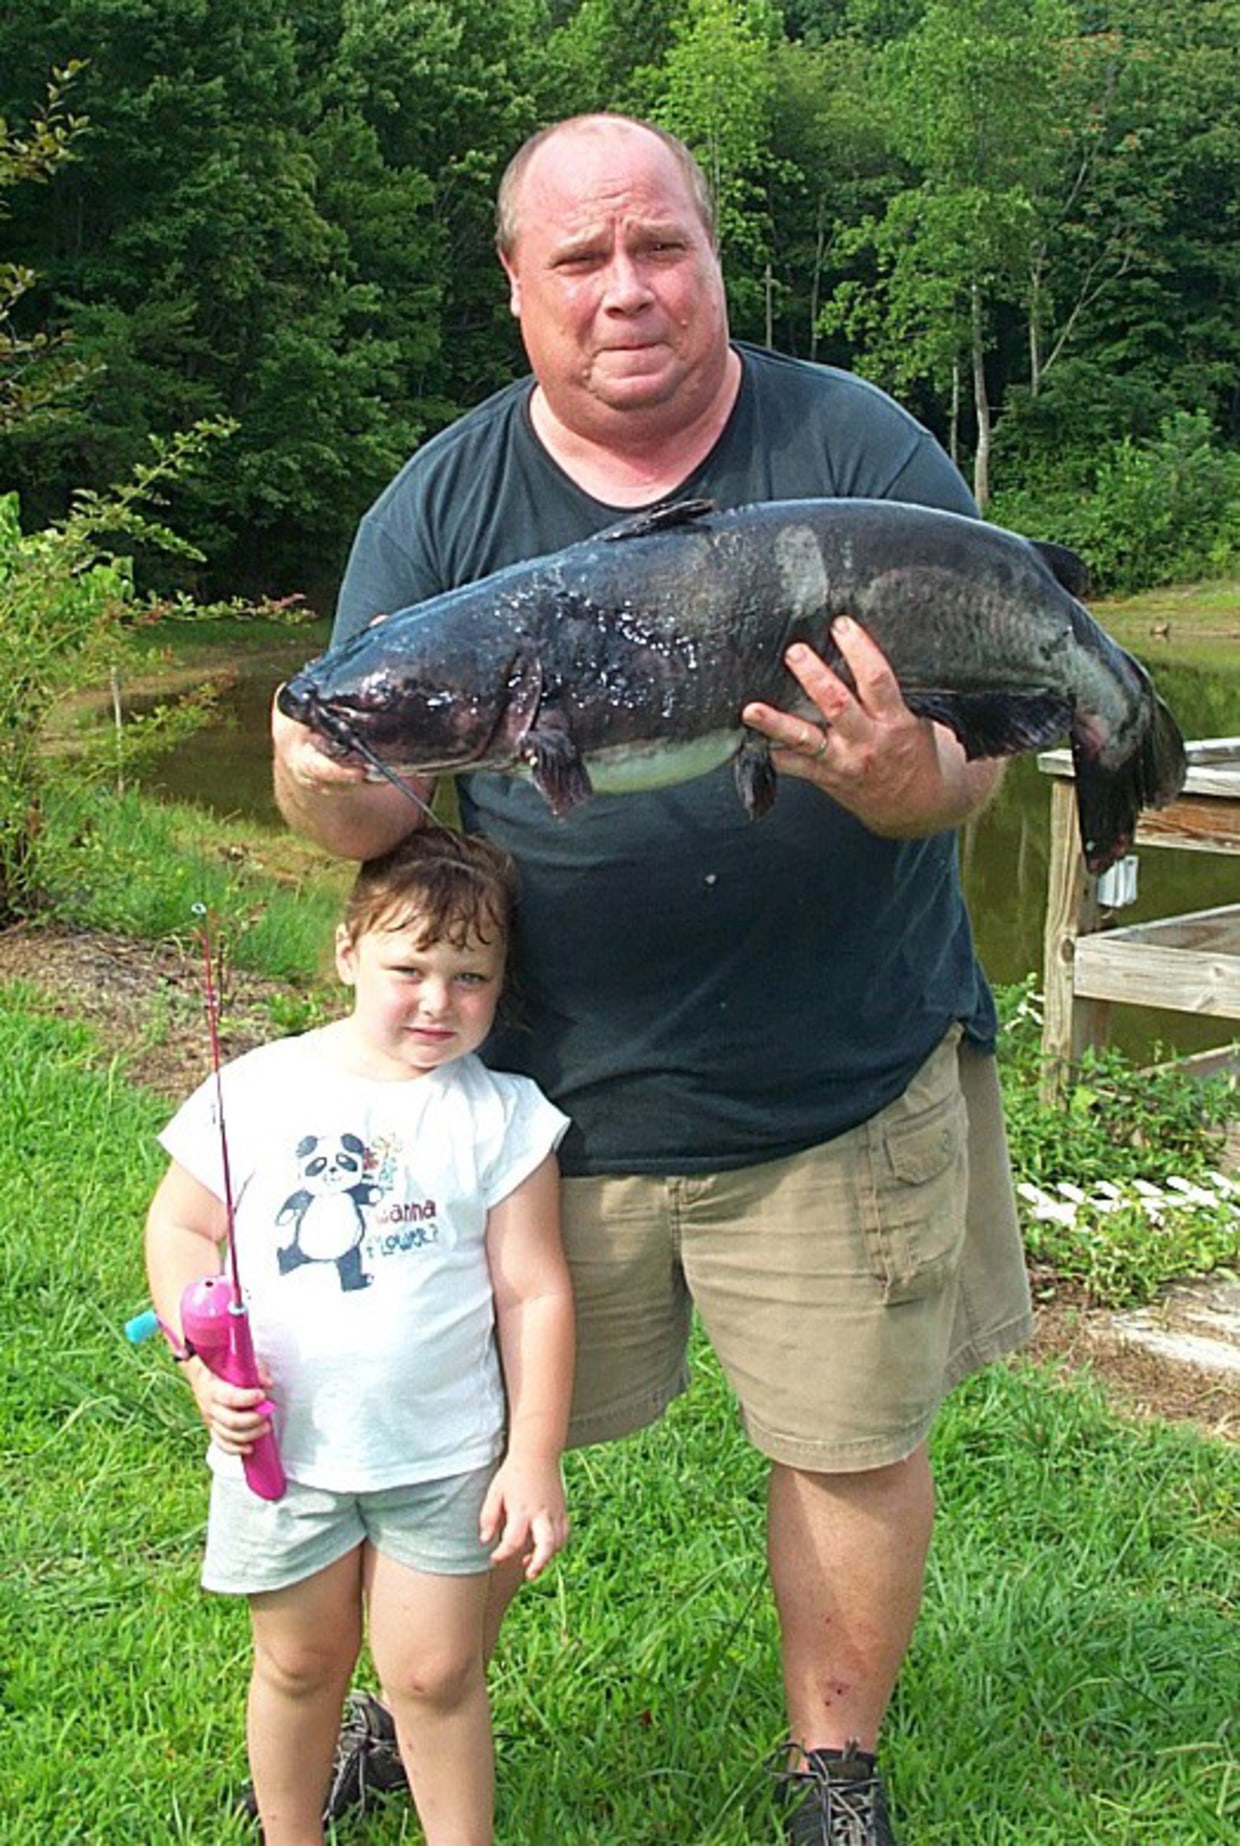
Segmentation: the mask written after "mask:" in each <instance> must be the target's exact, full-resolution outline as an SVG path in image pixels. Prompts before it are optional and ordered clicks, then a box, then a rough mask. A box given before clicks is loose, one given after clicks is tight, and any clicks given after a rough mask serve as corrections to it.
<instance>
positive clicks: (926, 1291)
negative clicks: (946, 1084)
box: [870, 1043, 969, 1306]
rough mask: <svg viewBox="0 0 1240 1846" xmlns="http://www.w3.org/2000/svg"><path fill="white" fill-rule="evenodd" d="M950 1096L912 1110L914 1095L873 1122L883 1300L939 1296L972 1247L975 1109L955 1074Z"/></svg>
mask: <svg viewBox="0 0 1240 1846" xmlns="http://www.w3.org/2000/svg"><path fill="white" fill-rule="evenodd" d="M936 1056H937V1057H945V1058H946V1059H947V1060H949V1061H950V1066H951V1083H950V1090H949V1092H948V1094H946V1095H943V1096H941V1097H940V1098H939V1099H938V1100H937V1101H935V1102H933V1103H931V1104H930V1105H929V1107H926V1108H922V1109H919V1110H918V1112H917V1113H916V1114H915V1115H911V1114H909V1113H908V1108H907V1098H902V1099H901V1102H900V1103H897V1104H895V1105H893V1107H892V1108H891V1109H885V1110H884V1111H883V1112H882V1114H881V1115H879V1116H878V1117H876V1118H875V1120H874V1121H873V1122H872V1123H871V1130H872V1141H871V1179H872V1183H873V1194H872V1202H873V1213H874V1215H873V1219H872V1222H871V1225H870V1248H871V1253H872V1256H873V1261H874V1269H875V1273H876V1275H877V1277H878V1280H879V1282H880V1283H881V1284H882V1289H883V1299H884V1301H885V1302H887V1303H888V1304H889V1305H892V1306H895V1305H897V1304H898V1303H900V1302H902V1301H918V1300H921V1299H922V1298H923V1297H924V1296H926V1295H932V1294H934V1293H935V1292H936V1291H937V1290H938V1289H940V1288H941V1287H942V1286H943V1284H944V1283H945V1282H946V1281H947V1280H948V1279H949V1278H950V1276H951V1275H952V1273H953V1271H954V1269H955V1268H956V1265H957V1263H958V1262H959V1260H960V1253H961V1249H962V1247H963V1244H964V1234H965V1212H966V1207H967V1204H968V1158H969V1156H968V1113H967V1110H966V1108H965V1101H964V1097H963V1096H962V1095H961V1093H960V1087H959V1082H958V1080H957V1078H956V1074H955V1063H956V1058H955V1046H954V1043H953V1044H952V1045H951V1046H950V1047H948V1046H944V1047H943V1048H941V1050H940V1052H939V1053H937V1054H936Z"/></svg>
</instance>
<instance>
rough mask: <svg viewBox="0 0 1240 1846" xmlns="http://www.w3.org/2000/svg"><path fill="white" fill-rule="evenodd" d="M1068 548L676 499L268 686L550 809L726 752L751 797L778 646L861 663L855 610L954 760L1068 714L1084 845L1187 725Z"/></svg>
mask: <svg viewBox="0 0 1240 1846" xmlns="http://www.w3.org/2000/svg"><path fill="white" fill-rule="evenodd" d="M1085 593H1086V571H1085V568H1084V566H1083V565H1082V564H1081V562H1080V560H1079V559H1078V558H1076V557H1075V556H1074V555H1073V554H1072V553H1071V552H1069V551H1066V550H1065V549H1064V548H1063V547H1061V546H1055V545H1043V544H1040V543H1038V542H1036V541H1034V540H1029V539H1025V538H1022V537H1021V536H1019V535H1018V534H1017V533H1015V532H1008V531H1005V530H1004V529H1003V528H1002V527H1000V526H993V525H990V524H988V523H987V522H986V521H984V520H980V519H970V518H967V517H965V516H963V515H961V514H959V513H948V512H943V511H941V510H939V509H937V508H933V507H925V506H913V505H907V504H905V503H903V502H900V501H894V500H773V501H763V502H760V503H758V504H755V505H752V506H742V507H736V508H733V509H731V510H728V511H722V512H721V511H718V510H716V509H715V508H714V507H713V506H712V504H711V503H710V502H709V501H696V500H695V501H682V502H679V503H677V504H675V505H671V506H665V507H660V508H656V509H655V510H654V511H653V512H650V513H643V514H639V515H637V516H636V517H634V518H631V519H626V520H625V521H623V522H622V523H621V524H619V525H616V526H613V527H610V528H609V529H608V530H606V531H604V532H601V533H599V534H597V535H596V536H595V537H593V538H589V539H586V540H584V541H583V542H581V543H579V544H575V545H569V546H566V547H565V549H564V550H562V551H557V552H554V553H552V554H551V555H549V556H546V557H541V558H534V559H532V560H529V561H527V562H523V563H519V564H513V565H509V566H508V567H507V568H505V569H503V570H499V571H496V572H494V573H493V574H492V575H490V576H487V577H483V578H480V579H479V580H478V581H477V582H474V583H470V584H465V585H463V586H462V587H461V588H459V589H454V590H448V591H446V592H444V593H443V594H442V595H439V596H434V597H431V598H430V599H429V600H427V601H426V602H422V603H416V604H414V605H413V606H412V607H411V608H408V609H403V610H401V611H399V612H398V613H397V614H394V615H389V616H387V617H385V618H384V619H382V620H378V621H376V622H374V623H373V624H372V625H371V626H370V627H369V628H367V629H365V630H364V631H363V632H362V633H360V634H358V635H355V636H353V637H352V638H351V639H350V640H348V641H345V642H343V643H342V644H341V645H340V646H339V647H334V648H332V649H330V650H329V651H328V652H327V653H326V654H323V655H321V656H320V657H319V658H318V659H317V660H313V661H311V662H310V663H309V664H308V665H307V666H306V667H305V668H303V670H302V671H301V672H300V673H298V674H297V675H296V676H295V678H293V679H291V680H290V681H289V682H288V683H287V685H285V686H284V687H282V688H281V690H280V692H279V694H278V695H277V701H278V704H279V706H280V709H281V710H282V711H283V712H284V713H286V714H287V716H289V717H291V718H295V719H298V720H299V721H300V722H301V723H302V724H305V725H308V726H309V727H310V728H311V729H312V730H313V731H314V732H315V733H316V735H317V736H318V737H319V739H320V740H321V741H322V742H323V744H324V745H325V747H326V748H327V750H328V751H329V752H330V753H331V754H334V755H338V756H348V755H350V754H352V755H354V756H359V757H362V758H365V759H368V760H370V761H371V762H372V763H378V764H381V765H384V766H386V768H387V769H388V770H390V771H396V770H399V771H400V772H401V773H403V774H405V775H416V776H430V775H435V774H440V773H444V774H452V773H455V772H457V771H462V770H495V771H502V772H507V773H526V774H529V775H530V776H532V778H533V781H534V783H535V785H536V787H537V788H538V789H539V790H540V791H541V793H542V795H543V796H544V798H545V799H546V801H547V803H548V805H549V806H550V808H551V809H552V811H553V812H554V813H555V814H557V815H560V814H564V813H566V812H567V811H568V810H569V809H570V808H573V807H575V806H576V805H577V804H578V803H579V802H581V801H584V800H586V799H587V798H588V796H589V795H590V794H591V793H592V791H594V790H596V789H597V790H600V791H603V792H606V793H621V792H625V791H628V790H633V789H645V788H656V787H660V786H664V785H666V784H669V783H674V782H684V781H688V780H689V779H690V778H691V777H693V776H698V775H702V774H705V773H706V772H707V771H708V770H711V769H714V768H716V767H717V766H718V765H719V764H720V763H723V762H726V761H727V760H728V759H729V758H730V757H731V758H734V759H735V766H736V780H737V787H738V791H739V794H740V797H741V799H742V801H743V802H744V804H745V806H746V808H747V809H748V811H749V812H750V814H752V815H758V814H761V813H763V812H765V810H766V808H767V807H769V806H770V803H771V801H772V800H773V799H774V796H775V788H776V775H775V771H774V768H773V766H772V763H771V757H770V748H769V746H768V744H767V742H766V740H765V739H764V738H762V737H760V736H759V735H758V733H757V732H755V731H753V730H750V729H748V728H747V727H746V726H744V725H743V724H742V723H741V718H740V712H741V709H742V707H743V706H744V705H745V704H747V703H748V702H749V701H750V700H761V701H763V702H765V703H766V704H769V705H774V706H777V707H780V708H781V709H783V710H785V711H790V712H796V713H801V714H804V715H806V716H811V717H818V716H819V714H818V713H817V712H816V711H815V709H814V707H813V706H812V705H810V704H809V703H808V702H807V700H806V697H805V694H804V693H803V692H802V691H801V689H800V687H799V686H798V684H797V682H796V681H795V679H794V678H793V677H792V675H791V674H790V673H789V671H788V669H787V667H786V666H785V664H784V655H785V651H786V650H787V648H788V646H789V644H790V643H792V642H794V641H804V642H807V643H808V644H809V646H810V647H812V648H813V649H814V650H815V652H817V653H818V654H820V655H821V656H822V658H823V659H824V660H825V661H826V662H827V664H828V666H830V667H831V668H832V669H833V670H834V671H835V672H836V673H838V674H839V675H840V677H841V678H842V679H844V680H846V681H847V682H848V683H849V684H850V685H851V676H850V674H849V672H848V669H847V667H846V665H845V664H844V662H843V660H842V657H841V655H840V651H839V649H838V647H837V646H836V644H835V642H834V641H833V640H832V637H831V624H832V622H833V621H834V620H835V618H836V617H837V616H839V615H850V616H852V617H853V618H854V620H855V621H857V622H858V623H859V624H860V625H861V626H862V627H863V628H865V629H866V630H868V632H869V634H870V635H871V636H872V637H873V639H874V641H875V642H876V643H877V644H878V646H879V647H880V648H881V649H882V651H883V653H884V654H885V655H886V657H887V659H888V660H889V661H890V663H891V667H892V670H893V671H894V673H895V676H896V679H897V680H898V682H899V685H900V690H901V692H902V694H903V696H904V699H905V702H906V703H907V704H908V706H909V707H910V708H911V710H912V711H914V712H916V713H917V714H918V715H919V716H922V717H926V718H931V719H935V720H937V721H938V722H939V723H941V724H944V725H946V726H948V727H949V728H950V729H951V730H952V731H954V732H955V734H956V736H957V737H958V738H959V739H960V742H961V744H962V745H963V747H964V749H965V751H966V753H967V754H968V755H969V756H970V757H1004V756H1011V755H1014V754H1016V753H1018V752H1020V751H1025V750H1037V749H1042V748H1044V747H1046V746H1047V745H1049V744H1052V743H1055V742H1057V741H1058V740H1059V739H1060V738H1062V737H1063V736H1064V735H1065V734H1066V735H1067V737H1068V739H1069V741H1070V743H1071V746H1072V756H1073V762H1074V765H1075V772H1076V797H1077V808H1078V813H1079V816H1080V823H1081V839H1082V842H1083V845H1084V851H1085V858H1086V862H1087V864H1088V865H1089V867H1090V869H1091V870H1092V871H1095V872H1098V871H1102V870H1104V869H1105V868H1106V867H1107V866H1109V865H1111V864H1113V863H1114V862H1115V860H1116V859H1118V858H1120V857H1121V856H1122V854H1123V853H1124V852H1125V851H1126V850H1127V848H1128V847H1129V845H1130V844H1131V842H1132V837H1133V832H1134V829H1135V827H1136V819H1137V815H1138V813H1139V812H1140V810H1141V809H1142V808H1143V807H1147V806H1161V805H1163V804H1165V803H1166V802H1168V801H1171V800H1173V799H1174V797H1175V796H1176V795H1177V794H1178V793H1179V791H1180V789H1181V788H1182V786H1183V782H1184V775H1185V755H1184V741H1183V738H1182V736H1181V734H1180V730H1179V727H1178V726H1177V724H1176V722H1175V719H1174V718H1173V717H1172V715H1171V713H1170V711H1168V709H1167V707H1166V706H1165V705H1164V704H1163V702H1162V700H1161V699H1160V698H1159V697H1158V695H1157V694H1156V693H1155V691H1154V689H1153V687H1152V685H1151V684H1150V680H1149V676H1148V675H1147V673H1146V672H1145V669H1144V668H1143V667H1142V666H1141V665H1140V664H1139V663H1138V662H1137V661H1136V660H1134V659H1133V658H1132V656H1131V655H1130V654H1128V653H1126V652H1125V650H1124V649H1123V648H1122V647H1120V646H1119V644H1118V643H1117V642H1116V641H1115V640H1113V639H1112V637H1111V636H1110V635H1108V634H1107V633H1106V631H1105V630H1104V629H1103V628H1101V627H1100V626H1099V625H1098V623H1097V622H1096V621H1094V619H1093V617H1092V616H1091V615H1090V614H1089V612H1088V611H1087V610H1086V609H1085V608H1084V607H1083V605H1082V604H1081V603H1080V602H1079V601H1078V600H1077V598H1078V596H1079V595H1084V594H1085Z"/></svg>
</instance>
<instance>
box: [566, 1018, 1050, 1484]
mask: <svg viewBox="0 0 1240 1846" xmlns="http://www.w3.org/2000/svg"><path fill="white" fill-rule="evenodd" d="M562 1196H563V1236H564V1247H565V1251H566V1253H567V1256H568V1261H569V1267H570V1269H571V1270H572V1275H573V1287H574V1294H575V1299H576V1311H577V1373H576V1383H575V1388H574V1398H573V1414H572V1423H571V1432H570V1440H571V1441H572V1442H573V1443H575V1444H584V1443H589V1442H602V1441H609V1440H610V1439H612V1438H613V1437H616V1436H621V1435H626V1434H628V1433H629V1432H631V1431H633V1430H636V1429H641V1428H643V1427H644V1426H645V1425H647V1424H649V1423H652V1422H654V1421H655V1419H656V1418H657V1417H658V1416H660V1415H661V1414H662V1412H663V1410H664V1409H665V1408H666V1406H667V1405H668V1403H669V1402H670V1401H671V1399H672V1398H674V1397H675V1396H677V1394H678V1393H679V1392H681V1391H683V1390H684V1388H685V1386H686V1384H687V1383H688V1371H687V1366H686V1357H685V1355H686V1350H687V1343H688V1336H689V1327H690V1320H691V1315H692V1311H693V1308H694V1307H695V1306H696V1308H697V1310H698V1313H699V1314H700V1316H701V1319H702V1322H703V1325H704V1326H705V1329H706V1332H707V1334H708V1335H709V1337H710V1341H711V1344H712V1346H713V1347H714V1350H715V1352H716V1354H717V1356H718V1358H719V1361H720V1363H721V1365H722V1366H723V1369H724V1371H725V1372H726V1374H727V1377H728V1380H729V1383H730V1384H731V1386H732V1388H733V1390H734V1391H735V1393H736V1396H737V1399H738V1400H739V1403H740V1409H741V1416H742V1418H743V1421H744V1425H745V1429H746V1432H747V1434H748V1435H749V1438H750V1440H751V1441H752V1442H753V1443H754V1445H755V1446H756V1447H757V1448H759V1449H761V1450H763V1451H764V1452H765V1453H766V1454H768V1455H770V1456H771V1457H772V1458H773V1459H775V1460H776V1461H781V1462H784V1463H786V1464H787V1465H789V1466H790V1467H795V1468H802V1469H806V1470H808V1471H811V1472H816V1473H834V1472H841V1473H848V1472H852V1471H857V1470H861V1469H866V1468H879V1467H883V1466H886V1465H887V1464H889V1463H891V1462H895V1461H899V1460H900V1459H902V1458H903V1457H904V1456H905V1455H908V1454H910V1453H911V1452H912V1450H913V1449H915V1448H916V1447H917V1445H918V1444H919V1443H920V1442H921V1441H922V1439H923V1438H924V1437H925V1436H926V1434H927V1432H928V1431H929V1428H930V1425H931V1423H932V1421H933V1418H934V1413H935V1411H936V1409H937V1408H938V1405H939V1404H940V1402H941V1401H942V1399H943V1397H944V1396H945V1395H946V1393H947V1392H948V1391H949V1390H950V1388H951V1387H952V1385H954V1384H956V1383H957V1382H958V1381H959V1380H960V1379H961V1378H962V1377H964V1375H965V1374H966V1373H968V1372H970V1371H972V1370H974V1369H975V1368H976V1367H977V1366H979V1365H981V1364H983V1363H985V1362H986V1361H988V1360H990V1359H994V1358H997V1357H999V1356H1000V1355H1001V1354H1002V1353H1004V1352H1008V1351H1011V1350H1012V1349H1013V1348H1014V1347H1016V1346H1018V1345H1020V1344H1021V1342H1022V1341H1024V1340H1025V1339H1027V1338H1028V1337H1029V1333H1030V1331H1031V1328H1032V1317H1031V1311H1030V1300H1029V1285H1028V1280H1027V1277H1026V1271H1025V1264H1024V1252H1023V1249H1022V1245H1021V1238H1020V1231H1019V1227H1018V1224H1017V1218H1016V1209H1015V1201H1014V1198H1013V1194H1012V1175H1011V1169H1010V1166H1009V1163H1008V1156H1007V1143H1006V1139H1005V1136H1004V1131H1003V1116H1002V1109H1001V1104H1000V1097H999V1086H998V1079H997V1076H996V1072H995V1061H994V1059H993V1058H992V1057H988V1056H985V1055H984V1054H982V1053H980V1052H979V1051H977V1050H976V1049H974V1048H973V1047H972V1046H970V1045H969V1044H968V1043H967V1042H966V1041H964V1040H962V1038H961V1035H960V1032H959V1029H958V1028H953V1030H952V1031H951V1032H950V1033H949V1034H948V1036H947V1038H946V1039H945V1040H944V1042H943V1043H942V1044H941V1045H940V1046H939V1048H938V1049H937V1050H936V1051H935V1052H933V1053H932V1054H931V1056H930V1057H929V1058H928V1059H927V1060H926V1062H925V1064H924V1065H923V1066H922V1068H921V1069H920V1070H919V1071H918V1072H917V1074H916V1076H915V1077H914V1078H913V1080H912V1082H911V1083H910V1084H909V1086H908V1089H907V1090H906V1091H905V1093H904V1095H903V1096H901V1097H899V1098H897V1100H896V1101H895V1102H894V1103H892V1104H891V1105H890V1106H889V1107H888V1108H886V1109H884V1110H882V1111H881V1112H880V1113H879V1114H878V1115H876V1116H875V1117H874V1118H873V1119H872V1120H871V1121H868V1122H864V1123H862V1124H861V1126H860V1127H858V1128H856V1129H853V1130H852V1131H851V1132H849V1133H847V1134H844V1135H841V1136H839V1137H838V1138H837V1139H836V1140H833V1141H830V1142H827V1143H826V1144H825V1145H823V1146H821V1147H815V1148H810V1149H808V1150H807V1151H806V1152H804V1153H800V1154H794V1155H792V1156H791V1157H790V1158H788V1159H786V1160H774V1161H769V1162H766V1163H763V1164H762V1165H759V1166H752V1167H744V1168H740V1169H738V1170H735V1171H731V1172H724V1173H718V1174H695V1175H692V1176H686V1177H671V1178H655V1177H649V1176H639V1177H629V1178H600V1179H568V1180H565V1182H564V1185H563V1194H562Z"/></svg>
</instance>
